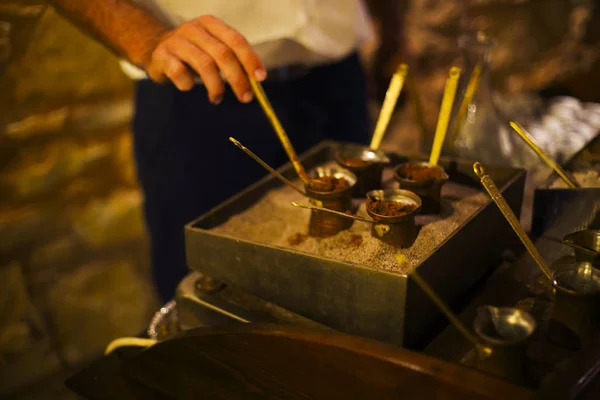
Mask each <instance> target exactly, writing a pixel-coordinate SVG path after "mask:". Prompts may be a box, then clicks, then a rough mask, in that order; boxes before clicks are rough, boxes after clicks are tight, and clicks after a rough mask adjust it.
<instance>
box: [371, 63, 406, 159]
mask: <svg viewBox="0 0 600 400" xmlns="http://www.w3.org/2000/svg"><path fill="white" fill-rule="evenodd" d="M407 73H408V66H407V65H406V64H400V66H399V67H398V69H397V70H396V72H395V73H394V76H392V80H391V81H390V86H389V87H388V90H387V92H386V93H385V100H384V101H383V105H382V106H381V111H380V112H379V118H378V119H377V125H375V132H374V133H373V138H372V139H371V146H370V147H371V149H372V150H377V149H379V146H380V145H381V141H382V140H383V135H384V134H385V131H386V129H387V127H388V124H389V123H390V119H391V118H392V114H393V113H394V107H395V106H396V102H397V101H398V97H399V96H400V92H401V91H402V87H403V86H404V80H405V78H406V74H407Z"/></svg>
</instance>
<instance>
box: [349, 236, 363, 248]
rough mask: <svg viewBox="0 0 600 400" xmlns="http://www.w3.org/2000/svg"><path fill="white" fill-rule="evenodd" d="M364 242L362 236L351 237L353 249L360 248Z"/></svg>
mask: <svg viewBox="0 0 600 400" xmlns="http://www.w3.org/2000/svg"><path fill="white" fill-rule="evenodd" d="M362 242H363V238H362V236H361V235H352V236H350V245H351V246H353V247H359V246H360V245H361V244H362Z"/></svg>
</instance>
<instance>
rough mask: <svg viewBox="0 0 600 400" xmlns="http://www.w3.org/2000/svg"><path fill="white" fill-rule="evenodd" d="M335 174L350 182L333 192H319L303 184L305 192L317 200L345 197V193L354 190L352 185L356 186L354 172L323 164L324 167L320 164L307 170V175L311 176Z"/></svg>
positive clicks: (347, 193) (348, 193)
mask: <svg viewBox="0 0 600 400" xmlns="http://www.w3.org/2000/svg"><path fill="white" fill-rule="evenodd" d="M336 175H338V177H339V176H341V177H342V178H345V179H346V180H347V181H348V182H350V186H348V187H347V188H346V189H343V190H338V191H335V192H321V191H318V190H314V189H311V188H310V187H309V185H304V189H305V190H306V193H307V194H309V195H310V196H311V197H314V198H315V199H317V200H333V199H338V198H342V197H345V196H347V195H352V191H353V190H354V187H355V186H356V183H357V182H358V178H357V177H356V175H355V174H354V172H352V171H350V170H349V169H347V168H336V167H329V166H325V167H323V166H320V167H316V168H313V169H312V170H311V171H310V172H309V177H311V178H314V177H321V176H334V177H336Z"/></svg>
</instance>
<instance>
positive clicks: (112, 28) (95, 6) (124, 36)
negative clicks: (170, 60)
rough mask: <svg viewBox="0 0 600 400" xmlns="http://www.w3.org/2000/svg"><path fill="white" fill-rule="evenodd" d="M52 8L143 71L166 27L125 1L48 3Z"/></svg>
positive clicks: (65, 1)
mask: <svg viewBox="0 0 600 400" xmlns="http://www.w3.org/2000/svg"><path fill="white" fill-rule="evenodd" d="M49 2H50V3H51V4H53V5H54V6H55V8H56V9H57V10H58V12H60V13H61V14H63V15H64V16H66V17H67V18H68V19H69V20H71V21H72V22H73V23H75V24H76V25H78V26H79V27H80V28H81V29H83V30H85V31H86V32H88V33H89V34H90V35H91V36H93V37H94V38H95V39H97V40H99V41H100V42H102V43H103V44H104V45H106V46H107V47H109V48H110V49H111V50H112V51H114V52H115V53H116V54H117V55H119V56H122V57H125V58H127V59H128V60H129V61H130V62H132V63H133V64H135V65H137V66H139V67H141V68H144V69H146V67H147V65H148V63H149V61H150V58H151V55H152V51H153V50H154V48H155V47H156V46H157V44H158V43H159V41H160V38H161V36H162V35H163V34H164V33H165V32H166V31H167V30H168V27H167V26H165V25H164V24H163V23H161V22H160V21H159V20H158V19H157V18H155V17H154V16H152V15H151V14H150V13H148V12H147V11H146V10H144V9H143V8H141V7H139V6H137V5H135V4H133V3H132V2H130V1H129V0H49Z"/></svg>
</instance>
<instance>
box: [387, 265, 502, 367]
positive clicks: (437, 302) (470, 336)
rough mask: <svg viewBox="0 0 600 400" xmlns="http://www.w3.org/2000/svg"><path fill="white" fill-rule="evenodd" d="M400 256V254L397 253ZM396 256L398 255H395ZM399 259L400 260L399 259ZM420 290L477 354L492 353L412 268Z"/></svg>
mask: <svg viewBox="0 0 600 400" xmlns="http://www.w3.org/2000/svg"><path fill="white" fill-rule="evenodd" d="M399 256H401V255H399ZM397 258H398V257H397ZM399 261H400V260H399ZM409 276H410V277H411V278H412V279H413V280H414V281H415V282H416V284H417V285H418V286H419V287H420V288H421V290H422V291H423V292H424V293H425V294H426V295H427V297H429V299H430V300H431V301H432V302H433V303H434V304H435V305H436V306H437V307H438V308H439V309H440V311H441V312H442V313H443V314H444V315H445V316H446V318H448V320H449V321H450V323H451V324H452V325H454V327H455V328H456V329H457V330H458V331H459V332H460V333H461V334H462V335H463V336H464V337H465V339H467V340H468V341H469V342H471V343H472V344H473V345H474V346H475V347H476V348H477V350H478V354H479V356H480V357H481V356H483V357H486V356H489V355H490V354H491V353H492V349H491V348H490V347H488V346H485V345H483V344H481V343H480V341H479V340H478V339H477V338H476V337H475V335H473V334H472V333H471V331H469V330H468V329H467V327H466V326H465V325H464V324H463V323H462V322H461V321H460V319H458V317H457V316H456V315H455V314H454V313H453V312H452V311H451V310H450V307H448V306H447V305H446V303H444V301H443V300H442V299H441V298H440V297H439V296H438V295H437V293H435V291H434V290H433V289H432V288H431V286H429V284H428V283H427V282H425V280H424V279H423V278H422V277H421V275H419V274H418V273H417V271H416V269H414V270H413V271H412V272H411V273H410V275H409Z"/></svg>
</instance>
